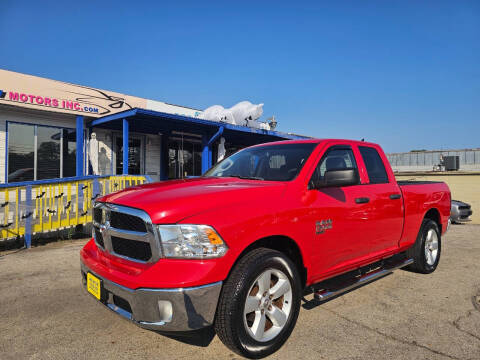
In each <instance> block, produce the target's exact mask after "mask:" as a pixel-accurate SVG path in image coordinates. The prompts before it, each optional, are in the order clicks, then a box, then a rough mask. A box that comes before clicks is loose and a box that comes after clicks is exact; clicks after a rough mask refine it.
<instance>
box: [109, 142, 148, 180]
mask: <svg viewBox="0 0 480 360" xmlns="http://www.w3.org/2000/svg"><path fill="white" fill-rule="evenodd" d="M115 158H116V159H115V169H116V174H117V175H120V174H123V139H122V137H121V136H116V137H115ZM128 173H129V174H130V175H141V174H143V147H142V139H141V138H135V137H133V138H130V139H128Z"/></svg>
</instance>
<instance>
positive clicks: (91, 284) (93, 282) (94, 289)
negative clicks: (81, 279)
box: [87, 273, 102, 300]
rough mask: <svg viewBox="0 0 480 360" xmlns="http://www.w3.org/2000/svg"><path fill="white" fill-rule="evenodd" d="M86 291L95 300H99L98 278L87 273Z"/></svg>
mask: <svg viewBox="0 0 480 360" xmlns="http://www.w3.org/2000/svg"><path fill="white" fill-rule="evenodd" d="M87 291H88V292H89V293H90V294H92V295H93V296H95V297H96V298H97V300H100V298H101V295H102V284H101V282H100V279H99V278H97V277H96V276H93V275H92V274H90V273H87Z"/></svg>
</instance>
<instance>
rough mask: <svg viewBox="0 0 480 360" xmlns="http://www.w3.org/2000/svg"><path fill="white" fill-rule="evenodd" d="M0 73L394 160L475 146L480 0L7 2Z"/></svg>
mask: <svg viewBox="0 0 480 360" xmlns="http://www.w3.org/2000/svg"><path fill="white" fill-rule="evenodd" d="M0 34H1V43H0V68H4V69H8V70H13V71H19V72H24V73H28V74H33V75H38V76H43V77H48V78H53V79H57V80H63V81H67V82H73V83H79V84H82V85H89V86H93V87H98V88H103V89H108V90H115V91H118V92H122V93H126V94H131V95H137V96H140V97H146V98H150V99H156V100H161V101H165V102H169V103H176V104H180V105H185V106H190V107H194V108H198V109H204V108H206V107H208V106H210V105H213V104H221V105H224V106H225V107H229V106H231V105H233V104H235V103H236V102H238V101H241V100H250V101H252V102H255V103H258V102H263V103H265V106H264V118H265V117H266V116H270V115H275V116H276V117H277V119H278V121H279V130H282V131H293V132H296V133H300V134H306V135H311V136H316V137H336V138H353V139H360V138H365V139H366V140H370V141H375V142H379V143H380V144H382V145H383V146H384V148H385V150H386V151H388V152H395V151H408V150H411V149H423V148H425V149H437V148H443V149H445V148H463V147H480V1H478V0H477V1H342V2H340V1H329V2H320V1H312V2H306V1H304V2H303V1H288V2H282V1H251V2H249V1H219V2H213V1H212V2H208V1H192V2H183V1H172V2H163V1H128V2H127V1H125V2H122V1H111V2H108V1H82V2H78V1H75V2H73V1H28V0H22V1H17V0H2V1H1V4H0Z"/></svg>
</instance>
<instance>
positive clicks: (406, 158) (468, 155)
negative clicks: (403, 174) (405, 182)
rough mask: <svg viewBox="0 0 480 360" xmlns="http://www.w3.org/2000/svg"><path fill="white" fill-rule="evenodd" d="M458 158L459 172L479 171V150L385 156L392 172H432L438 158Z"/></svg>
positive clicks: (415, 152) (437, 163) (437, 162)
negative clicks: (451, 156) (450, 156)
mask: <svg viewBox="0 0 480 360" xmlns="http://www.w3.org/2000/svg"><path fill="white" fill-rule="evenodd" d="M449 155H454V156H459V157H460V170H473V171H480V149H465V150H445V151H414V152H408V153H396V154H387V158H388V160H389V161H390V165H391V166H392V168H393V170H394V171H408V170H410V171H415V170H420V171H423V170H433V169H434V167H436V166H437V165H439V164H440V156H449Z"/></svg>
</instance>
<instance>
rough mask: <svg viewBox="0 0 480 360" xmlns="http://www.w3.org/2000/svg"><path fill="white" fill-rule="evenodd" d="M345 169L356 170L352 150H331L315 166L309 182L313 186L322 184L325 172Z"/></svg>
mask: <svg viewBox="0 0 480 360" xmlns="http://www.w3.org/2000/svg"><path fill="white" fill-rule="evenodd" d="M345 169H357V164H356V162H355V156H354V155H353V151H352V149H348V148H335V147H334V148H331V149H330V150H327V153H326V155H325V156H324V157H323V158H322V160H321V161H320V163H319V164H318V165H317V168H316V169H315V172H314V173H313V176H312V180H311V181H312V182H314V183H315V184H319V183H322V182H323V180H324V177H325V172H326V171H332V170H345Z"/></svg>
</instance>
